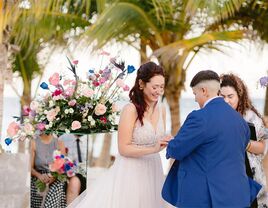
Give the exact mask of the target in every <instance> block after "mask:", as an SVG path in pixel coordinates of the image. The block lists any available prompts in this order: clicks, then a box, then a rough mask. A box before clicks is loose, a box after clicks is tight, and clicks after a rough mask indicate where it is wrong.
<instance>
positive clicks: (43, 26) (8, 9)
mask: <svg viewBox="0 0 268 208" xmlns="http://www.w3.org/2000/svg"><path fill="white" fill-rule="evenodd" d="M23 2H24V4H22V3H23ZM25 2H26V1H17V2H16V3H14V2H12V3H11V1H10V2H9V4H8V5H5V6H3V5H2V1H1V4H0V5H1V7H2V6H3V8H5V10H3V11H4V12H5V13H0V31H4V33H3V32H0V34H2V35H1V36H0V38H1V40H2V44H0V48H1V49H2V50H1V54H0V57H1V58H2V59H1V60H0V61H2V64H1V67H4V68H3V69H1V73H4V71H5V70H6V67H7V53H8V51H7V49H8V47H7V46H9V45H11V44H15V45H18V46H19V47H20V51H19V52H17V53H16V54H14V56H15V58H14V61H13V64H12V66H13V68H12V69H13V71H14V72H15V71H17V72H18V73H19V75H20V76H21V77H22V80H23V94H22V96H21V104H22V105H29V103H30V101H31V88H32V87H31V81H32V79H33V78H34V76H37V75H41V74H42V71H43V67H42V66H41V65H40V64H39V63H38V60H37V56H38V53H39V52H40V51H41V50H42V48H43V45H44V44H47V45H48V44H49V45H50V46H51V48H52V47H55V45H60V44H61V45H64V44H65V46H66V47H67V46H68V45H67V41H68V39H66V37H64V34H66V33H67V32H68V31H70V30H71V29H73V28H74V29H76V28H77V27H85V26H88V25H89V22H88V18H89V17H87V14H88V13H87V11H84V9H81V7H82V8H86V9H90V8H89V7H88V5H89V3H90V2H89V1H80V3H79V4H76V6H74V5H75V3H76V1H68V2H66V1H62V0H57V1H45V0H42V1H41V0H40V1H38V2H36V1H27V3H29V4H25ZM78 6H79V7H78ZM80 6H81V7H80ZM66 11H68V13H67V12H66ZM89 11H90V10H89ZM15 12H16V13H15ZM14 14H16V15H15V16H14ZM82 14H84V16H82ZM14 17H15V18H14ZM8 18H10V20H9V21H8ZM6 28H10V30H8V31H9V33H8V35H9V36H7V35H6V34H7V33H6V31H7V29H6ZM4 29H5V30H4ZM3 34H4V35H5V36H3ZM3 41H5V42H3ZM4 43H5V44H4ZM4 74H5V73H4ZM1 78H3V76H1ZM3 86H4V82H3V81H2V80H1V88H0V98H1V99H0V101H2V100H3ZM2 106H3V102H2V103H1V102H0V110H1V111H0V112H1V115H0V119H1V120H2V112H3V109H2ZM1 120H0V122H1ZM1 123H2V122H1ZM23 149H24V148H23V147H21V148H19V151H23Z"/></svg>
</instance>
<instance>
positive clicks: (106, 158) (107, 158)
mask: <svg viewBox="0 0 268 208" xmlns="http://www.w3.org/2000/svg"><path fill="white" fill-rule="evenodd" d="M111 144H112V135H111V134H109V133H107V134H105V135H104V140H103V145H102V150H101V154H100V156H99V158H98V159H97V161H96V163H95V166H97V167H103V168H108V167H109V166H110V163H111V155H110V149H111Z"/></svg>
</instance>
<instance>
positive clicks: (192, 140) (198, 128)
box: [166, 111, 206, 160]
mask: <svg viewBox="0 0 268 208" xmlns="http://www.w3.org/2000/svg"><path fill="white" fill-rule="evenodd" d="M205 125H206V124H205V122H204V119H203V118H202V117H201V115H200V114H199V113H198V112H197V111H193V112H192V113H190V114H189V115H188V117H187V118H186V121H185V122H184V124H183V125H182V127H181V129H180V131H179V132H178V134H177V135H176V136H175V137H174V139H173V140H171V141H170V142H169V144H168V146H167V153H166V158H167V159H168V158H174V159H176V160H182V159H183V158H184V157H186V156H187V155H189V154H190V153H191V152H192V151H193V150H194V149H195V148H196V147H198V146H199V145H200V144H202V143H203V141H204V135H203V134H204V132H205Z"/></svg>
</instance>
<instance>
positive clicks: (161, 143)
mask: <svg viewBox="0 0 268 208" xmlns="http://www.w3.org/2000/svg"><path fill="white" fill-rule="evenodd" d="M167 145H168V142H167V141H163V140H159V141H158V142H157V143H156V144H155V146H154V152H155V153H157V152H160V151H162V150H163V149H165V148H166V146H167Z"/></svg>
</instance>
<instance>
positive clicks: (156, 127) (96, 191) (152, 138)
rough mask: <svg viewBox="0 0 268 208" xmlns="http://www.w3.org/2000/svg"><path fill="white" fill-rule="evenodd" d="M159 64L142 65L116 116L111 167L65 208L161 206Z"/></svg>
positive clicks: (162, 129) (161, 80)
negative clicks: (115, 144) (115, 154)
mask: <svg viewBox="0 0 268 208" xmlns="http://www.w3.org/2000/svg"><path fill="white" fill-rule="evenodd" d="M164 84H165V78H164V72H163V68H162V67H160V66H158V65H156V64H155V63H153V62H148V63H145V64H143V65H141V66H140V68H139V70H138V72H137V77H136V81H135V85H134V87H133V88H132V89H131V91H130V93H129V97H130V100H131V103H129V104H127V105H126V106H125V107H124V109H123V111H122V113H121V116H120V121H119V127H118V148H119V153H120V155H119V156H118V157H117V158H116V160H115V163H114V165H113V166H112V167H111V168H110V169H109V170H108V171H107V172H106V173H105V174H104V175H103V176H101V177H100V178H99V179H97V180H96V181H95V183H93V184H92V185H90V186H89V187H88V188H87V190H86V191H85V193H84V194H82V195H81V197H79V198H78V199H77V200H75V202H74V203H72V204H71V205H70V206H68V207H77V208H78V207H79V208H87V207H90V208H126V207H128V208H162V207H164V202H163V200H162V198H161V189H162V185H163V180H164V178H163V170H162V164H161V159H160V155H159V154H158V153H159V152H160V151H161V150H162V149H164V148H165V147H166V145H167V143H166V142H164V141H163V140H164V139H165V140H168V138H169V136H166V137H167V138H165V117H166V115H165V108H164V106H162V105H161V104H160V103H159V102H158V100H159V97H160V96H161V95H162V94H163V92H164Z"/></svg>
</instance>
